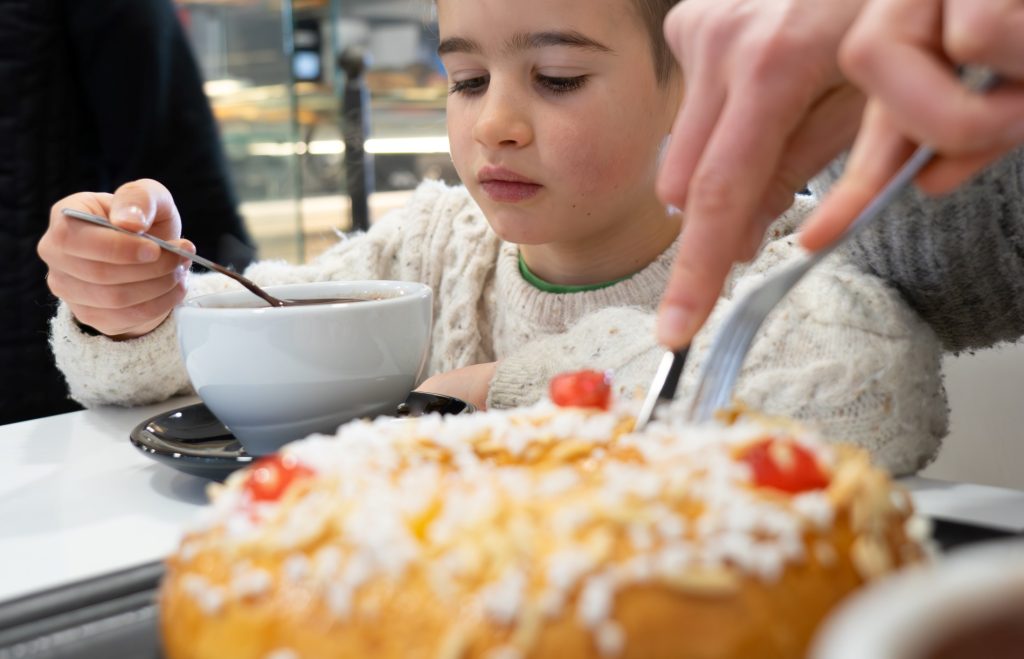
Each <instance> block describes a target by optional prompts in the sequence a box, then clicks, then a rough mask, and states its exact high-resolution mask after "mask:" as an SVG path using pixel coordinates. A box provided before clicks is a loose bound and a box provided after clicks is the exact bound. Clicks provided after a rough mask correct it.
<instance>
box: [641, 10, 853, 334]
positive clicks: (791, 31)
mask: <svg viewBox="0 0 1024 659" xmlns="http://www.w3.org/2000/svg"><path fill="white" fill-rule="evenodd" d="M862 1H863V0H833V1H831V2H821V1H820V0H770V1H769V0H686V1H685V2H681V3H679V4H678V5H677V6H676V7H675V8H674V9H673V10H672V12H671V13H670V14H669V16H668V17H667V19H666V22H665V34H666V37H667V39H668V42H669V45H670V46H671V48H672V51H673V53H674V54H675V56H676V58H677V59H678V60H679V62H680V64H681V66H682V69H683V75H684V82H685V85H686V95H685V100H684V102H683V106H682V108H681V110H680V112H679V115H678V117H677V119H676V123H675V126H674V128H673V132H672V135H673V137H672V140H671V142H670V144H669V147H668V150H667V152H666V154H665V159H664V161H663V163H662V168H661V173H660V175H659V179H658V193H659V196H660V197H661V198H662V200H663V201H665V202H666V203H671V204H673V205H675V206H676V207H678V208H681V209H683V210H684V212H685V219H684V226H683V233H682V241H681V244H680V249H679V254H678V256H677V258H676V262H675V266H674V268H673V272H672V276H671V278H670V280H669V283H668V287H667V289H666V292H665V295H664V298H663V300H662V305H661V309H660V313H659V324H658V338H659V340H660V341H661V342H662V343H664V344H666V345H668V346H670V347H673V348H678V347H681V346H682V345H684V344H686V343H688V342H689V340H690V339H691V338H692V337H693V335H694V334H695V333H696V332H697V330H698V329H699V327H700V326H701V325H702V324H703V322H704V320H705V319H706V318H707V316H708V314H709V313H710V311H711V309H712V307H713V306H714V304H715V302H716V300H717V299H718V295H719V293H720V291H721V288H722V284H723V282H724V281H725V278H726V276H727V275H728V273H729V270H730V268H731V267H732V265H733V263H735V262H737V261H742V260H747V259H749V258H751V257H752V256H753V255H754V254H755V253H756V251H757V249H758V247H759V246H760V243H761V241H762V239H763V236H764V231H765V229H766V228H767V226H768V224H769V223H770V222H771V221H772V220H773V219H774V218H775V217H777V216H778V215H779V214H780V213H781V212H783V211H784V210H785V209H786V208H788V207H789V205H790V204H791V203H792V201H793V194H794V193H795V192H797V191H799V190H800V189H802V188H803V187H804V185H805V183H806V181H807V180H808V179H809V178H810V177H811V176H813V175H814V174H816V173H817V172H818V171H820V170H821V169H822V167H824V166H825V165H826V164H827V163H828V162H830V161H831V160H832V159H833V158H834V157H835V156H836V155H837V154H838V153H840V152H841V151H842V150H843V149H844V148H846V147H848V146H849V144H850V143H851V142H852V140H853V136H854V134H855V133H856V129H857V125H858V123H859V118H860V114H861V111H862V109H863V98H862V96H861V95H860V93H859V92H858V91H857V90H855V89H854V88H853V87H852V86H851V85H849V84H847V83H846V81H845V79H844V78H843V76H842V75H841V73H840V71H839V68H838V65H837V51H838V49H839V44H840V42H841V40H842V37H843V35H844V34H845V33H846V31H847V30H848V29H849V27H850V25H851V24H852V23H853V20H854V18H855V17H856V14H857V12H858V11H859V10H860V7H861V4H862Z"/></svg>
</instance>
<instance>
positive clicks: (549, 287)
mask: <svg viewBox="0 0 1024 659" xmlns="http://www.w3.org/2000/svg"><path fill="white" fill-rule="evenodd" d="M519 272H520V273H521V274H522V275H523V279H525V280H526V282H527V283H528V284H530V285H531V286H533V287H534V288H536V289H537V290H540V291H543V292H545V293H583V292H586V291H596V290H599V289H602V288H608V287H609V286H614V285H615V284H618V283H619V282H620V281H625V280H627V279H629V278H630V277H632V276H633V275H626V276H625V277H619V278H618V279H614V280H612V281H606V282H602V283H600V284H583V285H580V286H571V285H566V284H552V283H551V282H548V281H544V280H543V279H541V278H540V277H538V276H537V275H535V274H533V273H532V272H530V268H528V267H527V266H526V261H525V260H524V259H523V253H522V252H519Z"/></svg>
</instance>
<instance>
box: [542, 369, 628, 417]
mask: <svg viewBox="0 0 1024 659" xmlns="http://www.w3.org/2000/svg"><path fill="white" fill-rule="evenodd" d="M549 390H550V394H551V400H553V401H554V402H555V404H556V405H561V406H562V407H596V408H600V409H602V410H607V409H608V407H609V405H611V399H612V385H611V379H610V378H609V377H608V375H607V374H606V373H602V372H601V371H576V372H573V373H562V374H560V375H556V376H555V377H553V378H552V379H551V384H550V385H549Z"/></svg>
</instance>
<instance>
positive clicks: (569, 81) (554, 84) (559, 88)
mask: <svg viewBox="0 0 1024 659" xmlns="http://www.w3.org/2000/svg"><path fill="white" fill-rule="evenodd" d="M537 82H538V83H540V84H541V85H542V86H543V87H546V88H547V89H548V90H550V91H552V92H554V93H556V94H567V93H569V92H574V91H576V90H577V89H579V88H581V87H583V85H584V84H585V83H586V82H587V76H575V77H572V78H556V77H552V76H545V75H538V76H537Z"/></svg>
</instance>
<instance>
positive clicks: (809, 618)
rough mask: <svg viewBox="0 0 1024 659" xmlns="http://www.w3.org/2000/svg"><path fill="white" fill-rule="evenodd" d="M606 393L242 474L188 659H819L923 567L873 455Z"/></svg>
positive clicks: (202, 576) (381, 426)
mask: <svg viewBox="0 0 1024 659" xmlns="http://www.w3.org/2000/svg"><path fill="white" fill-rule="evenodd" d="M600 379H602V378H601V377H600V376H599V374H598V377H596V378H595V374H593V373H589V374H588V373H583V374H572V375H569V376H566V377H564V378H561V379H559V380H558V381H557V382H554V383H553V386H552V399H553V400H546V401H544V402H541V403H538V404H536V405H534V406H531V407H527V408H519V409H514V410H508V411H489V412H486V413H477V414H472V415H467V416H448V417H442V416H440V415H427V416H423V417H419V418H415V419H394V418H382V419H378V420H373V421H359V422H354V423H350V424H347V425H345V426H343V427H342V428H340V429H339V430H338V432H337V434H336V435H335V436H330V437H328V436H313V437H310V438H307V439H305V440H301V441H298V442H293V443H291V444H289V445H287V446H286V447H285V448H284V449H283V450H282V451H281V452H280V453H278V454H275V455H273V456H270V457H266V458H263V459H261V460H259V461H257V462H256V463H254V464H253V465H252V466H251V467H250V468H248V469H246V470H243V471H240V472H236V473H235V474H233V475H232V476H231V477H230V478H229V479H228V480H227V482H226V483H225V484H223V485H221V486H215V487H214V488H213V489H212V490H211V497H212V504H211V505H210V506H209V507H208V508H207V509H205V510H204V511H203V515H202V516H201V518H200V519H199V520H198V521H197V523H196V524H195V525H194V527H193V528H191V529H189V531H188V532H187V533H186V535H185V537H184V539H183V541H182V544H181V546H180V548H179V549H178V550H177V552H176V553H175V554H174V555H173V556H172V557H171V558H170V559H169V561H168V571H167V575H166V577H165V579H164V582H163V585H162V589H161V598H160V606H161V632H162V636H163V639H164V645H165V651H166V656H167V657H169V658H170V659H185V658H194V659H201V658H202V659H205V658H211V659H213V658H217V659H219V658H222V657H253V658H259V659H298V658H320V657H381V658H385V657H402V658H415V657H424V658H431V659H433V658H442V659H455V658H460V657H467V658H468V657H481V658H488V659H512V658H518V657H552V658H555V657H558V658H561V657H673V658H680V657H737V658H739V657H755V656H756V657H761V658H765V659H767V658H772V657H780V658H781V657H787V658H788V657H797V656H803V654H804V653H805V651H806V648H807V647H808V644H809V643H810V640H811V637H812V635H813V633H814V631H815V629H816V628H817V626H818V624H819V623H820V622H821V620H822V619H823V618H824V617H825V616H826V614H827V613H828V612H829V611H830V610H831V609H832V608H833V606H834V605H835V604H836V603H837V602H839V600H841V599H842V598H843V597H845V596H846V595H848V594H849V593H851V592H853V591H855V590H856V589H858V588H859V587H860V586H861V585H862V584H863V583H865V582H867V581H870V580H872V579H875V578H877V577H879V576H882V575H884V574H886V573H888V572H890V571H892V570H894V569H896V568H898V567H899V566H901V565H904V564H907V563H911V562H915V561H918V560H920V559H921V558H922V557H923V555H924V552H925V548H926V543H927V540H926V536H927V529H926V524H925V523H924V521H923V520H922V519H921V518H919V517H917V516H915V515H914V514H913V511H912V506H911V503H910V500H909V497H908V495H907V494H906V493H905V492H904V491H902V490H900V489H898V488H896V487H895V486H894V485H893V484H892V483H891V482H890V480H889V477H888V476H887V475H886V474H885V473H884V472H883V471H881V470H879V469H877V468H875V467H873V466H872V465H871V463H870V460H869V458H868V455H867V454H866V453H865V452H863V451H861V450H859V449H855V448H852V447H848V446H844V445H840V444H832V443H826V442H824V441H822V440H821V439H819V438H818V437H816V436H815V434H814V433H813V432H811V431H809V430H807V429H805V428H802V427H801V426H799V425H796V424H794V423H792V422H787V421H780V420H773V419H766V418H762V417H758V416H756V415H752V414H742V413H732V414H729V415H723V416H721V417H720V418H719V419H718V420H716V421H715V422H714V423H709V424H703V425H674V424H671V423H668V422H659V421H656V422H652V423H651V424H650V425H648V426H647V427H646V428H645V429H644V431H643V432H640V433H633V432H632V429H633V422H634V418H635V415H636V412H637V409H638V404H637V402H636V401H629V400H619V401H612V400H610V396H609V394H608V391H607V384H606V383H603V384H602V382H599V381H597V380H600ZM555 401H557V402H555Z"/></svg>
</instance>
